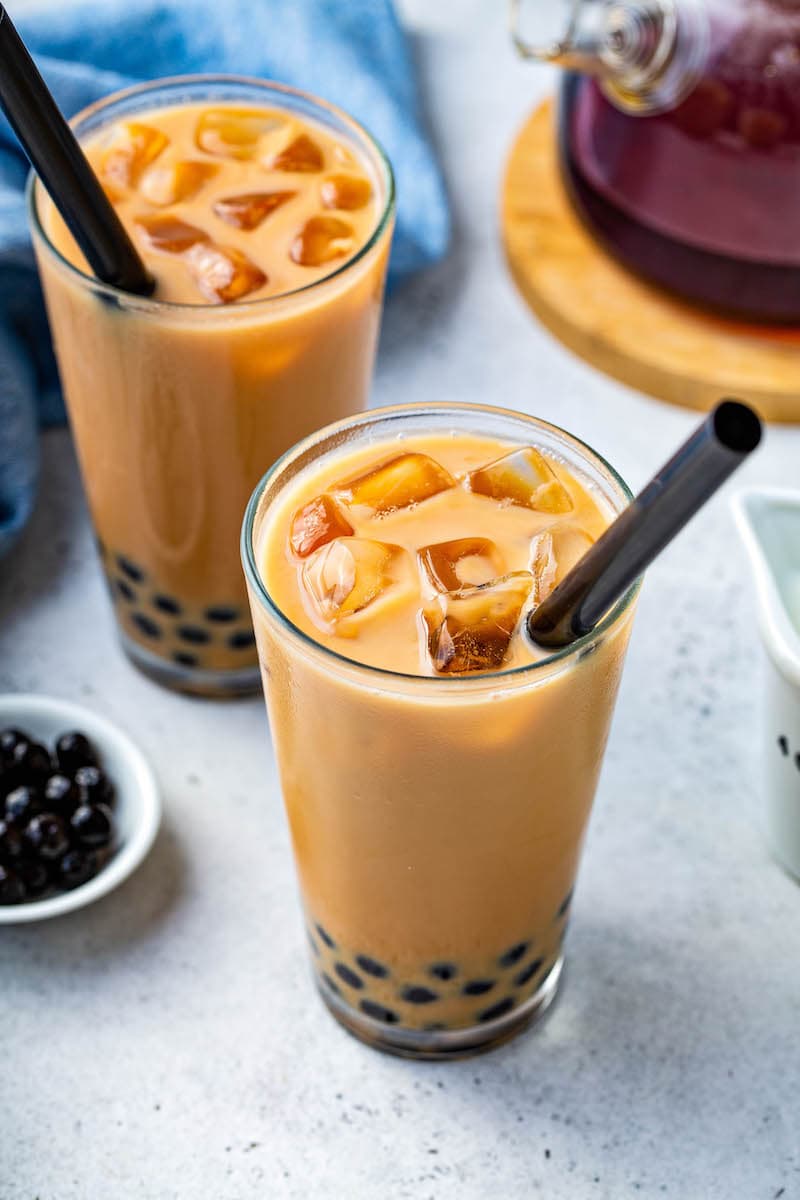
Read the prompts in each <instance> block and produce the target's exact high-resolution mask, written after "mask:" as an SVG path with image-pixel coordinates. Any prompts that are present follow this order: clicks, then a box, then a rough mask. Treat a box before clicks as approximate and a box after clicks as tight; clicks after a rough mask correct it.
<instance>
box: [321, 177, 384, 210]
mask: <svg viewBox="0 0 800 1200" xmlns="http://www.w3.org/2000/svg"><path fill="white" fill-rule="evenodd" d="M320 196H321V197H322V207H323V208H342V209H345V210H346V211H347V212H352V211H354V210H355V209H357V208H363V207H364V205H365V204H369V202H370V199H371V198H372V184H371V183H370V181H369V180H368V179H365V178H364V176H363V175H330V176H329V177H328V178H327V179H326V180H325V181H324V183H323V184H322V187H321V188H320Z"/></svg>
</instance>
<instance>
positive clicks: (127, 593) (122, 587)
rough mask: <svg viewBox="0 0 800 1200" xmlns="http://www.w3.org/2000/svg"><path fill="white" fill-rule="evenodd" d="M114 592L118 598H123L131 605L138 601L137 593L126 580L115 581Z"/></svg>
mask: <svg viewBox="0 0 800 1200" xmlns="http://www.w3.org/2000/svg"><path fill="white" fill-rule="evenodd" d="M114 591H115V592H116V593H117V595H118V596H122V599H123V600H127V601H128V602H129V603H130V604H132V603H133V601H134V600H135V599H136V592H135V591H134V590H133V588H132V587H131V585H130V584H129V583H127V582H126V580H124V579H115V580H114Z"/></svg>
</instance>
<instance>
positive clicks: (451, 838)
mask: <svg viewBox="0 0 800 1200" xmlns="http://www.w3.org/2000/svg"><path fill="white" fill-rule="evenodd" d="M629 500H630V493H629V491H628V489H627V487H626V486H625V484H624V483H623V481H622V480H621V479H620V477H619V476H618V475H617V474H616V472H615V471H614V470H613V469H612V468H611V467H610V466H609V465H608V464H607V463H606V462H604V461H603V459H602V458H600V456H599V455H598V454H596V453H595V452H594V451H593V450H591V449H590V448H589V447H588V446H586V445H584V444H583V443H582V442H579V441H578V440H577V439H576V438H574V437H571V436H570V435H569V434H567V433H564V432H563V431H562V430H560V429H556V428H555V427H553V426H551V425H547V424H545V423H544V422H542V421H538V420H534V419H532V418H529V417H525V416H522V415H520V414H517V413H513V412H508V411H504V410H501V409H497V408H491V407H482V406H473V405H462V404H441V405H439V404H437V405H409V406H403V407H399V408H388V409H383V410H380V411H377V412H374V413H370V414H367V415H362V416H358V417H354V418H350V419H348V420H345V421H342V422H339V423H338V424H335V425H332V426H329V427H328V428H327V429H325V430H323V431H322V432H321V433H318V434H316V435H314V436H312V437H310V438H308V439H306V440H305V441H303V442H301V443H300V444H299V445H298V446H296V447H295V448H294V449H293V450H291V451H290V452H289V453H288V454H286V455H285V456H284V457H283V458H282V459H281V460H280V462H278V463H277V464H276V465H275V466H273V467H272V468H271V470H270V471H269V472H268V473H267V474H266V475H265V477H264V478H263V479H262V481H261V483H260V484H259V485H258V487H257V488H256V491H255V493H254V494H253V497H252V499H251V501H250V505H249V507H248V510H247V515H246V519H245V524H244V529H243V535H242V555H243V561H244V568H245V574H246V578H247V586H248V590H249V595H250V604H251V607H252V613H253V622H254V627H255V632H256V638H257V642H258V648H259V654H260V658H261V663H262V668H263V680H264V690H265V693H266V700H267V707H268V711H269V718H270V724H271V728H272V735H273V741H274V745H275V752H276V756H277V762H278V768H279V773H280V779H281V786H282V790H283V796H284V801H285V805H286V811H287V814H288V820H289V825H290V828H291V835H292V842H293V847H294V854H295V859H296V865H297V871H298V875H299V881H300V890H301V894H302V902H303V907H304V910H305V917H306V924H307V929H308V939H309V943H310V947H311V954H312V963H313V969H314V972H315V977H316V982H317V984H318V987H319V990H320V992H321V994H322V997H323V999H324V1001H325V1003H326V1004H327V1005H328V1007H329V1008H330V1009H331V1011H332V1012H333V1014H334V1015H335V1016H336V1018H337V1019H338V1020H339V1021H340V1022H341V1023H342V1024H343V1025H344V1026H346V1028H347V1029H349V1030H350V1031H351V1032H352V1033H354V1034H356V1035H357V1036H358V1037H360V1038H362V1039H363V1040H364V1041H366V1042H368V1043H370V1044H372V1045H374V1046H377V1047H380V1048H381V1049H384V1050H389V1051H393V1052H395V1053H399V1054H406V1055H409V1056H414V1057H423V1058H446V1057H451V1056H456V1055H460V1054H465V1053H470V1052H474V1051H477V1050H482V1049H486V1048H488V1047H490V1046H493V1045H495V1044H496V1043H498V1042H500V1041H502V1040H504V1039H506V1038H508V1037H509V1036H511V1035H513V1034H514V1033H516V1032H517V1031H518V1030H520V1029H521V1028H522V1027H523V1026H524V1025H526V1023H528V1022H529V1021H530V1020H531V1019H532V1018H533V1017H535V1016H536V1015H537V1014H539V1013H541V1012H543V1011H544V1009H545V1008H546V1007H547V1005H548V1004H549V1003H550V1001H551V1000H552V998H553V996H554V995H555V992H556V988H557V986H558V980H559V976H560V973H561V967H562V961H563V942H564V935H565V931H566V926H567V921H568V916H569V909H570V900H571V897H572V892H573V887H574V883H575V877H576V872H577V869H578V861H579V857H580V853H581V846H582V843H583V839H584V833H585V830H586V824H587V820H588V817H589V811H590V808H591V804H592V799H593V796H594V792H595V788H596V784H597V779H598V775H599V772H600V767H601V762H602V758H603V751H604V747H605V743H606V738H607V735H608V730H609V724H610V721H611V715H612V710H613V708H614V703H615V698H616V694H617V687H618V684H619V679H620V673H621V671H622V665H623V659H624V657H625V650H626V646H627V642H628V636H629V633H630V628H631V621H632V617H633V610H634V601H635V597H636V591H637V588H636V587H633V588H631V590H630V591H629V592H628V593H627V595H625V596H624V598H623V599H622V600H620V601H619V602H618V603H617V604H615V605H614V606H613V607H612V609H611V610H610V611H609V612H608V613H607V614H606V616H605V618H604V619H603V620H602V621H601V623H600V624H599V625H598V626H597V627H596V628H595V629H594V630H593V631H592V632H591V633H589V634H587V635H586V636H585V637H582V638H581V639H580V640H578V641H576V642H575V643H574V644H573V645H571V646H569V647H568V648H567V649H564V650H559V651H557V652H546V651H544V650H542V649H539V648H538V647H536V646H534V645H533V644H532V643H531V642H530V640H529V639H528V637H527V634H526V632H525V624H526V616H527V614H528V613H529V612H530V611H531V609H532V608H533V607H534V606H536V605H538V604H540V603H541V602H542V601H543V600H544V599H545V598H546V597H547V596H548V595H549V594H550V593H551V592H552V590H553V589H554V588H555V587H556V585H557V584H558V583H559V582H560V580H561V579H562V578H563V577H564V575H565V574H566V573H567V572H568V571H569V570H570V569H571V568H572V567H573V566H574V564H575V563H576V562H577V561H578V560H579V559H580V557H581V556H582V555H583V554H584V552H585V551H586V550H587V549H588V548H589V547H590V546H591V545H592V544H593V542H594V541H595V540H596V539H597V538H598V536H599V535H600V534H601V533H602V531H603V530H604V529H605V528H606V526H607V525H609V524H610V522H611V521H612V520H613V519H614V518H615V516H616V515H617V514H618V513H619V512H620V511H621V510H622V509H624V508H625V507H626V506H627V504H628V503H629Z"/></svg>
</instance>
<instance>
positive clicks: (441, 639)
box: [422, 571, 533, 675]
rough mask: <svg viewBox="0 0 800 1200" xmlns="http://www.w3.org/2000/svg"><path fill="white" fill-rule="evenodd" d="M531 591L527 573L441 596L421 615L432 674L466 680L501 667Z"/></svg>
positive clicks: (531, 581) (518, 572) (531, 582)
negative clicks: (459, 676) (462, 677)
mask: <svg viewBox="0 0 800 1200" xmlns="http://www.w3.org/2000/svg"><path fill="white" fill-rule="evenodd" d="M532 587H533V579H532V578H531V576H530V575H529V574H528V573H527V571H515V572H513V573H512V574H511V575H504V576H503V578H502V579H495V580H494V581H493V582H492V583H484V584H482V585H481V586H479V587H471V588H461V589H460V590H459V591H457V592H446V593H439V594H438V595H437V596H436V597H435V598H434V600H433V601H432V602H431V603H430V604H429V605H428V606H427V607H426V608H425V609H424V610H423V613H422V616H423V620H424V623H425V628H426V632H427V640H428V653H429V655H430V659H431V662H432V664H433V667H434V669H435V670H436V671H438V672H439V674H441V675H463V674H466V673H467V672H469V671H493V670H497V669H498V668H499V667H502V665H503V663H504V662H505V658H506V655H507V653H508V648H509V645H510V644H511V639H512V637H513V636H514V630H515V629H516V627H517V623H518V621H519V618H520V614H521V612H522V608H523V605H524V604H525V601H526V600H527V598H528V595H529V594H530V591H531V588H532Z"/></svg>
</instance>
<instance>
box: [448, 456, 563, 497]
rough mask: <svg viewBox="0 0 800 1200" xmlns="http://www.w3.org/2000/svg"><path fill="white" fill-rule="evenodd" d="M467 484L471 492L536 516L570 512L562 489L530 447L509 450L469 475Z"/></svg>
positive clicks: (557, 480) (541, 458)
mask: <svg viewBox="0 0 800 1200" xmlns="http://www.w3.org/2000/svg"><path fill="white" fill-rule="evenodd" d="M467 482H468V485H469V487H470V490H471V491H473V492H480V493H481V494H482V495H484V496H491V497H492V498H493V499H494V500H509V501H510V502H511V503H512V504H518V505H520V506H521V507H523V508H533V509H535V510H536V511H537V512H548V513H563V512H569V511H570V510H571V508H572V501H571V500H570V498H569V493H568V492H567V490H566V488H565V487H564V485H563V484H562V483H561V482H560V480H559V479H558V477H557V476H556V474H555V472H554V471H553V470H552V469H551V467H550V466H549V465H548V464H547V462H546V461H545V459H544V458H543V456H542V455H541V454H540V453H539V451H538V450H534V448H533V446H523V447H521V448H520V449H519V450H512V452H511V453H510V454H505V455H503V457H502V458H498V459H496V460H495V462H491V463H487V465H486V466H485V467H479V468H478V469H477V471H470V473H469V475H468V476H467Z"/></svg>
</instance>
